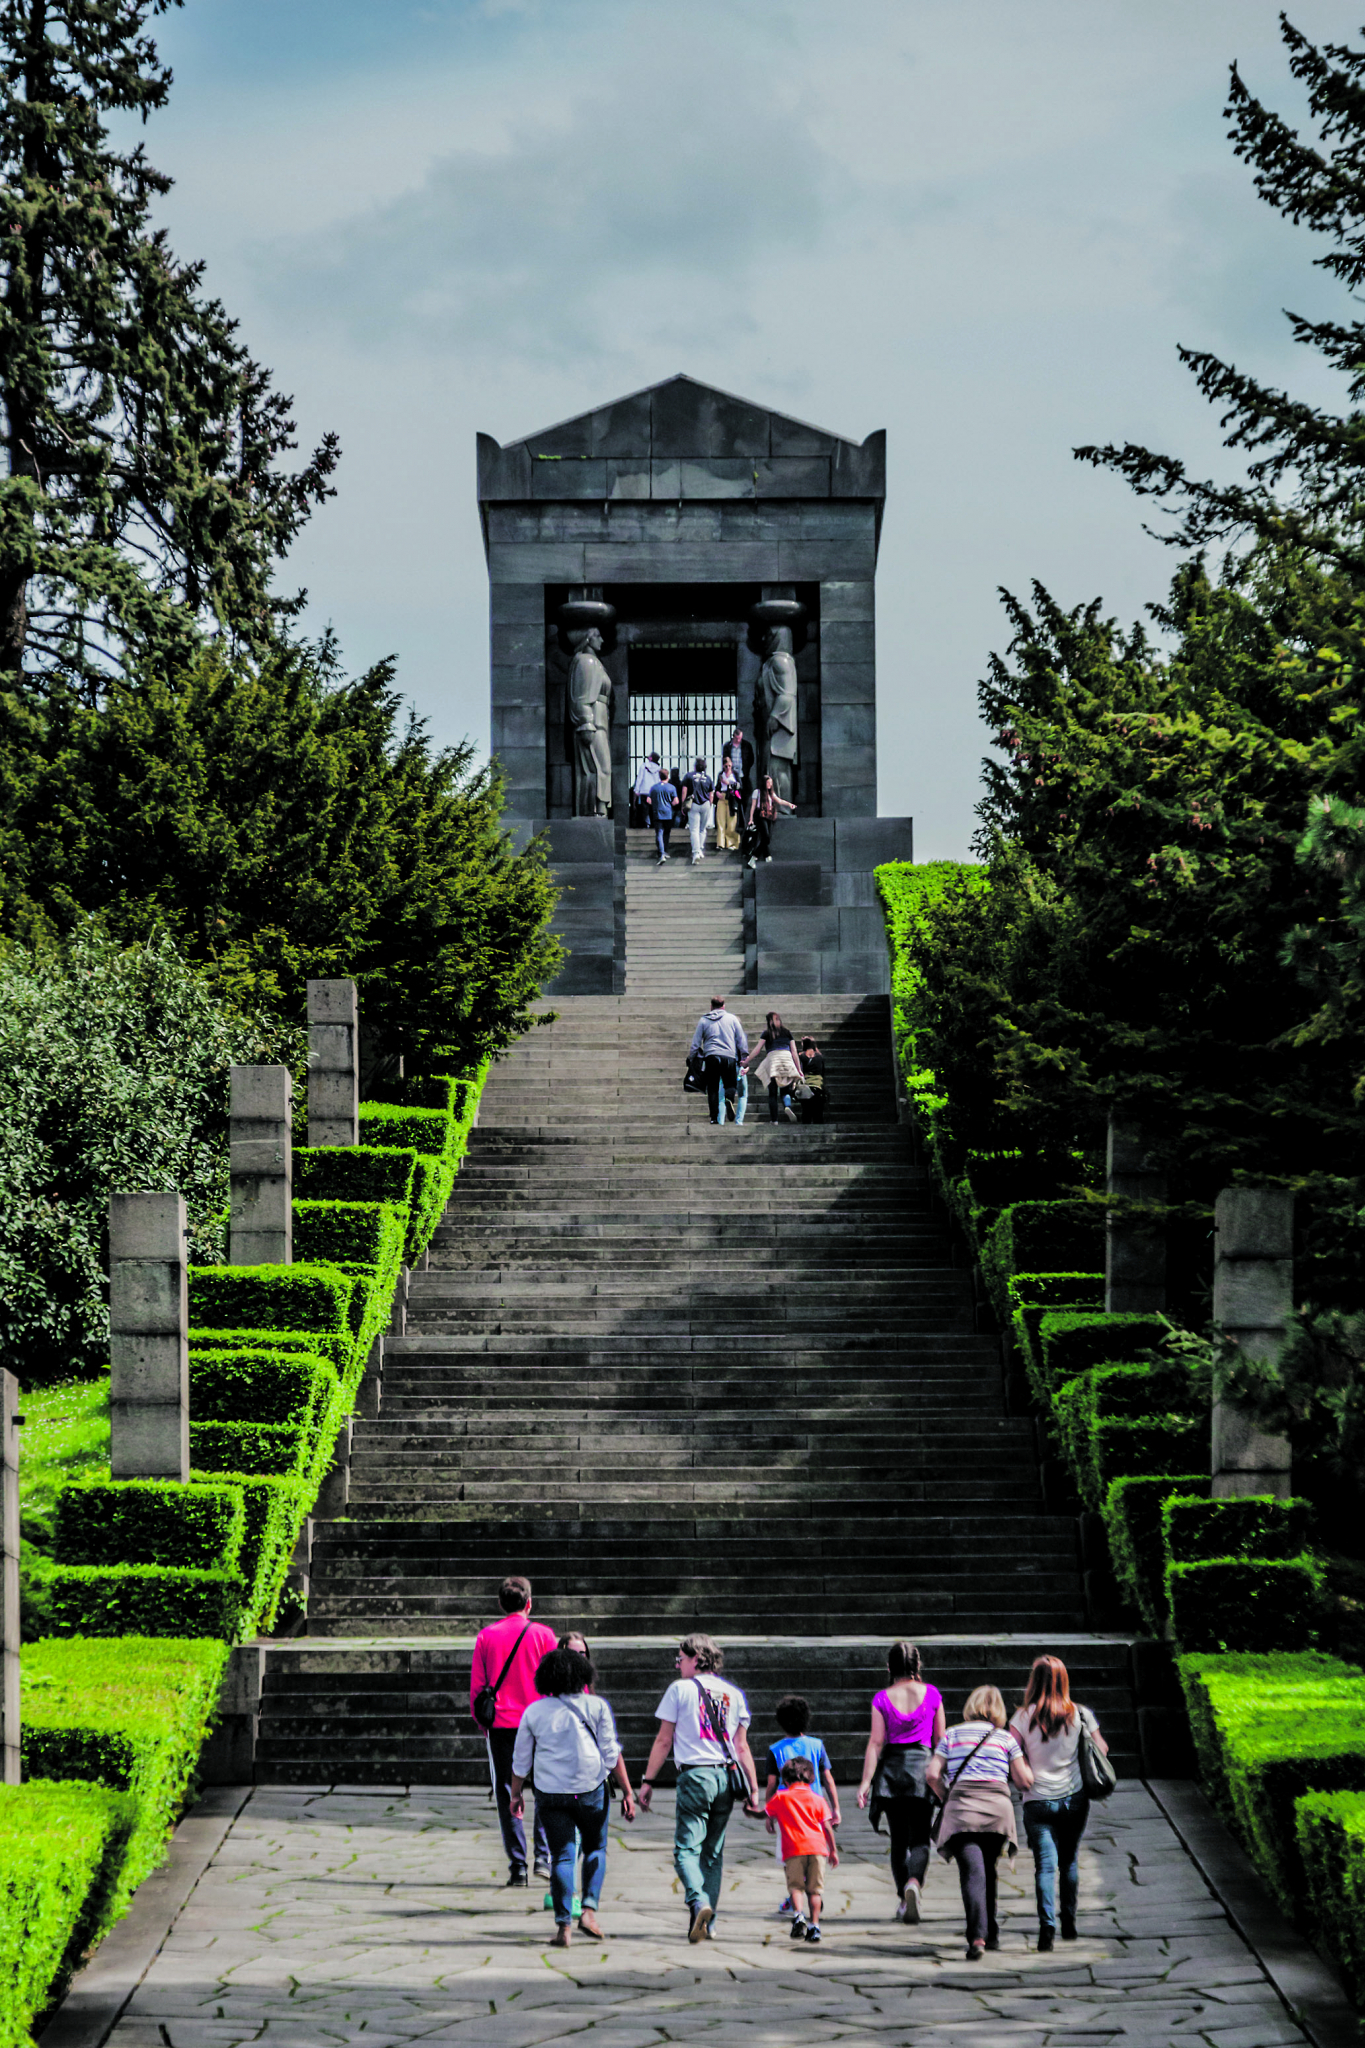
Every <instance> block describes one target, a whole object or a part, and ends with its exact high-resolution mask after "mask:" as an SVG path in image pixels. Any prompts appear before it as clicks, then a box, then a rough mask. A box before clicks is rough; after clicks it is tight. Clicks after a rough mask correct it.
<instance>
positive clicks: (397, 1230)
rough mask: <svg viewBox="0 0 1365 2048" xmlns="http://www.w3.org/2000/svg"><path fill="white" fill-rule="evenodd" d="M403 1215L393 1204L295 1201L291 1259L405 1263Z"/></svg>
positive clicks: (385, 1265) (381, 1266)
mask: <svg viewBox="0 0 1365 2048" xmlns="http://www.w3.org/2000/svg"><path fill="white" fill-rule="evenodd" d="M406 1233H407V1216H406V1214H405V1211H404V1210H403V1209H402V1208H400V1207H399V1205H398V1204H397V1203H396V1202H295V1204H294V1257H295V1258H296V1259H300V1260H307V1261H312V1262H314V1263H320V1264H325V1265H339V1266H346V1265H348V1264H352V1263H356V1264H360V1265H364V1266H375V1267H377V1268H378V1269H379V1271H380V1272H385V1271H387V1270H389V1269H390V1268H392V1270H393V1272H394V1273H395V1275H396V1274H397V1271H398V1268H399V1266H401V1265H402V1263H403V1241H404V1237H405V1236H406Z"/></svg>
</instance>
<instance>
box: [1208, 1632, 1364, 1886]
mask: <svg viewBox="0 0 1365 2048" xmlns="http://www.w3.org/2000/svg"><path fill="white" fill-rule="evenodd" d="M1177 1665H1178V1668H1179V1671H1180V1678H1181V1683H1182V1685H1183V1686H1184V1689H1185V1699H1186V1703H1187V1705H1188V1707H1189V1712H1190V1728H1191V1732H1192V1733H1193V1736H1194V1744H1195V1750H1196V1753H1197V1755H1198V1758H1199V1767H1200V1776H1201V1777H1202V1779H1203V1781H1204V1787H1205V1790H1206V1791H1207V1792H1208V1795H1209V1798H1210V1799H1211V1800H1212V1802H1213V1805H1214V1806H1215V1808H1216V1809H1217V1811H1218V1812H1219V1813H1220V1814H1221V1816H1222V1818H1223V1819H1224V1820H1225V1821H1227V1822H1228V1824H1229V1825H1230V1826H1231V1827H1232V1828H1233V1830H1234V1832H1235V1833H1236V1834H1238V1835H1239V1836H1240V1837H1241V1840H1242V1842H1243V1844H1244V1846H1245V1847H1246V1849H1247V1851H1248V1853H1249V1855H1250V1856H1251V1858H1252V1860H1253V1861H1254V1863H1255V1864H1256V1866H1257V1868H1258V1870H1259V1871H1260V1873H1261V1876H1262V1877H1263V1878H1264V1880H1265V1882H1266V1884H1267V1885H1268V1886H1269V1887H1270V1890H1271V1891H1272V1892H1273V1893H1274V1895H1275V1898H1276V1900H1277V1901H1278V1903H1279V1905H1280V1906H1281V1908H1282V1909H1283V1911H1284V1912H1285V1914H1286V1915H1287V1916H1288V1917H1289V1918H1290V1919H1291V1920H1293V1921H1295V1922H1296V1924H1297V1925H1299V1926H1303V1925H1304V1924H1305V1899H1306V1879H1305V1875H1304V1869H1303V1863H1302V1859H1301V1857H1300V1853H1299V1845H1298V1836H1297V1832H1296V1828H1295V1815H1294V1804H1295V1801H1296V1800H1298V1799H1300V1798H1302V1797H1303V1795H1304V1794H1305V1793H1307V1792H1338V1791H1350V1792H1362V1791H1365V1672H1362V1671H1360V1670H1359V1669H1357V1667H1356V1666H1355V1665H1353V1664H1344V1663H1342V1662H1341V1660H1340V1659H1339V1658H1337V1657H1328V1656H1324V1655H1322V1654H1320V1653H1318V1652H1314V1651H1301V1652H1298V1653H1283V1652H1280V1653H1272V1654H1264V1653H1260V1654H1256V1653H1250V1652H1242V1653H1229V1654H1226V1655H1214V1654H1201V1653H1186V1654H1184V1655H1182V1656H1180V1657H1179V1658H1178V1659H1177Z"/></svg>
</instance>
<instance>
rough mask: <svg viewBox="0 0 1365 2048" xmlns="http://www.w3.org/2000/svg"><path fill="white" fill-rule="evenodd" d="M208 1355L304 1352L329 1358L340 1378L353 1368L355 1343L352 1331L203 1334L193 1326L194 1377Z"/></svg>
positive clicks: (223, 1332) (222, 1331)
mask: <svg viewBox="0 0 1365 2048" xmlns="http://www.w3.org/2000/svg"><path fill="white" fill-rule="evenodd" d="M207 1351H250V1352H253V1353H265V1354H269V1355H272V1356H273V1355H274V1354H276V1353H278V1352H282V1351H284V1352H289V1353H290V1354H291V1355H292V1354H297V1353H299V1352H303V1353H304V1354H306V1355H311V1356H312V1357H314V1358H325V1359H326V1360H327V1362H328V1363H329V1364H330V1365H331V1366H332V1368H333V1370H334V1371H335V1372H336V1373H337V1375H338V1377H340V1376H341V1375H342V1374H344V1373H345V1372H346V1371H347V1370H348V1369H349V1367H350V1365H351V1362H352V1357H353V1354H354V1352H355V1340H354V1338H353V1337H352V1336H351V1333H350V1330H349V1328H348V1329H345V1330H341V1331H333V1332H332V1333H330V1334H328V1333H327V1332H326V1331H322V1330H268V1329H267V1330H207V1329H205V1330H199V1329H195V1328H194V1326H193V1325H191V1327H190V1373H191V1375H193V1373H194V1369H195V1357H196V1354H197V1353H201V1352H207Z"/></svg>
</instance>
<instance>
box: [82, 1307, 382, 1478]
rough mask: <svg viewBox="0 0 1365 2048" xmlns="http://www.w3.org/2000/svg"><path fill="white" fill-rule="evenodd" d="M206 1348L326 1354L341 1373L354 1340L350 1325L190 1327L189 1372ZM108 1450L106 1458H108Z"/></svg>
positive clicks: (337, 1371) (345, 1367) (347, 1366)
mask: <svg viewBox="0 0 1365 2048" xmlns="http://www.w3.org/2000/svg"><path fill="white" fill-rule="evenodd" d="M207 1351H252V1352H263V1353H268V1354H270V1355H272V1356H273V1355H274V1354H276V1353H279V1352H289V1353H291V1354H297V1353H299V1352H303V1353H305V1354H311V1355H312V1356H313V1357H315V1358H325V1359H326V1360H327V1361H328V1363H329V1364H330V1365H331V1366H332V1368H333V1369H334V1371H335V1372H336V1373H337V1374H338V1376H340V1375H341V1374H342V1373H344V1372H346V1371H347V1370H348V1369H349V1367H350V1364H351V1360H352V1357H353V1355H354V1352H355V1341H354V1339H353V1338H352V1336H351V1333H350V1329H349V1328H347V1329H345V1330H339V1331H338V1330H334V1331H331V1332H328V1331H324V1330H199V1329H195V1328H194V1327H193V1326H191V1329H190V1372H191V1374H192V1373H193V1372H194V1369H195V1357H196V1354H198V1353H200V1352H207ZM107 1455H108V1454H107V1452H106V1459H107Z"/></svg>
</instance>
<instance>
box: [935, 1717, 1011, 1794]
mask: <svg viewBox="0 0 1365 2048" xmlns="http://www.w3.org/2000/svg"><path fill="white" fill-rule="evenodd" d="M999 1732H1000V1731H999V1729H998V1728H988V1729H987V1730H986V1732H985V1734H984V1735H983V1736H982V1738H981V1740H980V1742H978V1743H975V1744H974V1745H973V1746H972V1748H971V1749H969V1750H968V1751H967V1754H966V1756H964V1757H963V1759H962V1762H961V1763H960V1764H959V1765H958V1767H957V1769H956V1770H955V1771H954V1772H953V1775H952V1777H951V1778H950V1779H949V1780H948V1790H947V1791H946V1792H945V1793H944V1795H943V1804H944V1805H945V1806H946V1805H947V1804H948V1801H949V1798H950V1797H951V1796H952V1791H953V1787H954V1786H955V1785H956V1783H957V1781H958V1779H959V1778H960V1777H961V1776H962V1773H963V1772H964V1771H965V1770H966V1768H967V1766H968V1764H969V1763H970V1762H971V1760H972V1758H973V1757H974V1756H975V1755H976V1752H977V1750H978V1749H984V1748H985V1747H986V1744H987V1743H988V1742H989V1741H990V1739H991V1737H992V1735H998V1734H999ZM1006 1775H1008V1773H1006Z"/></svg>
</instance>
